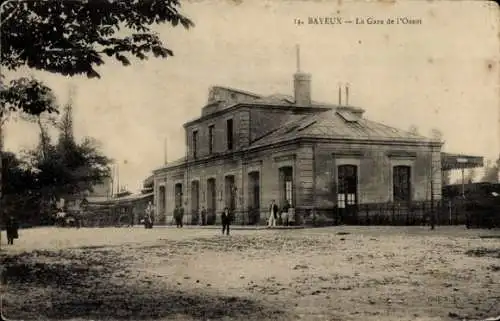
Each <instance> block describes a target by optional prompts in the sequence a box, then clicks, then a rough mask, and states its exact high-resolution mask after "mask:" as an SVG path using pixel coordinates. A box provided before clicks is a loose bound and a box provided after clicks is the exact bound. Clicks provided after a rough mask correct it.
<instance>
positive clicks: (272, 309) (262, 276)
mask: <svg viewBox="0 0 500 321" xmlns="http://www.w3.org/2000/svg"><path fill="white" fill-rule="evenodd" d="M2 237H4V234H2ZM20 237H21V238H20V239H19V240H17V243H16V244H15V245H14V246H7V245H5V243H4V240H2V250H1V252H0V259H1V263H2V264H1V269H2V294H3V314H4V315H5V316H6V317H8V318H11V319H23V320H29V319H37V320H43V319H50V320H301V319H302V320H398V321H405V320H436V321H437V320H463V319H466V320H479V319H484V318H486V317H492V316H498V315H500V285H499V284H500V231H499V230H466V229H464V228H463V227H438V228H437V230H436V231H429V229H428V228H426V227H408V228H404V227H334V228H321V229H302V230H253V231H252V230H234V231H233V232H232V235H231V236H229V237H227V236H222V235H219V231H217V230H209V229H182V230H180V229H174V228H160V227H159V228H154V229H152V230H145V229H142V228H100V229H99V228H96V229H91V228H82V229H64V228H37V229H29V230H22V231H20Z"/></svg>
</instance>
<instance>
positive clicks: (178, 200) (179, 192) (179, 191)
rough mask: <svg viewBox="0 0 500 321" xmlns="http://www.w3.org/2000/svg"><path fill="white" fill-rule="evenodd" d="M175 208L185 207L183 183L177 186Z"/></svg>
mask: <svg viewBox="0 0 500 321" xmlns="http://www.w3.org/2000/svg"><path fill="white" fill-rule="evenodd" d="M175 206H176V207H181V206H183V204H182V184H181V183H177V184H175Z"/></svg>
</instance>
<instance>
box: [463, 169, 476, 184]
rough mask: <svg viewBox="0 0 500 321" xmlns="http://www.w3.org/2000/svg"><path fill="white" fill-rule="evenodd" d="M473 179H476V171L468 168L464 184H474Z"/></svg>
mask: <svg viewBox="0 0 500 321" xmlns="http://www.w3.org/2000/svg"><path fill="white" fill-rule="evenodd" d="M475 178H476V170H475V169H474V168H470V169H469V170H468V171H467V176H465V182H466V183H468V184H471V183H472V182H474V179H475Z"/></svg>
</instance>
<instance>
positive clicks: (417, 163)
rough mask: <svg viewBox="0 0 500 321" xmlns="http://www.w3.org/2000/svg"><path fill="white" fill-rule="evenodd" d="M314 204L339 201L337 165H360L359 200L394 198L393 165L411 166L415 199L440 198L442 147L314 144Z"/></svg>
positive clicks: (327, 205) (387, 199) (328, 203)
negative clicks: (432, 190) (337, 194)
mask: <svg viewBox="0 0 500 321" xmlns="http://www.w3.org/2000/svg"><path fill="white" fill-rule="evenodd" d="M314 164H315V167H316V170H315V189H314V194H315V202H314V204H315V206H317V207H333V206H335V203H336V191H337V175H338V173H337V166H339V165H343V164H350V165H357V166H358V199H359V203H361V204H366V203H383V202H391V201H393V176H392V175H393V172H392V170H393V166H398V165H407V166H410V167H411V187H412V190H411V195H412V200H414V201H422V200H430V199H431V195H430V192H431V183H430V182H431V179H432V180H433V184H434V186H433V189H434V199H435V200H438V199H440V198H441V174H440V173H441V164H440V151H439V150H438V149H436V150H431V149H430V147H426V146H421V147H417V146H408V145H406V146H405V145H367V144H364V145H360V144H338V143H337V144H318V145H317V146H315V162H314Z"/></svg>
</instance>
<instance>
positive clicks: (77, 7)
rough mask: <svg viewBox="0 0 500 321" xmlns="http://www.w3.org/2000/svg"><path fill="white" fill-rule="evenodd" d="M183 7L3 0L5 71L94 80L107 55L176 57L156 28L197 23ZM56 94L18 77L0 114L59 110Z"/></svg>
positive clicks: (173, 3)
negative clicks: (24, 69) (81, 76)
mask: <svg viewBox="0 0 500 321" xmlns="http://www.w3.org/2000/svg"><path fill="white" fill-rule="evenodd" d="M179 7H180V3H179V1H178V0H144V1H137V0H120V1H118V0H99V1H91V0H81V1H67V0H53V1H8V0H0V8H1V11H0V15H1V17H2V19H0V35H1V37H0V43H1V46H2V50H1V55H0V64H1V67H2V68H3V70H10V71H15V70H17V69H19V68H21V67H24V66H26V67H28V68H31V69H36V70H43V71H47V72H51V73H56V74H60V75H67V76H74V75H79V74H84V75H86V76H87V77H90V78H94V77H100V75H99V73H98V72H97V70H96V69H95V68H96V67H98V66H100V65H102V64H104V63H105V57H106V56H107V57H110V58H111V59H116V60H118V61H120V62H121V63H122V64H123V65H124V66H127V65H130V60H129V58H128V57H127V56H126V55H132V56H134V57H136V58H139V59H141V60H144V59H148V57H149V56H154V57H160V58H166V57H168V56H173V52H172V51H171V50H170V49H168V48H166V47H165V45H164V44H163V42H162V41H161V39H160V38H159V36H158V34H157V33H156V32H154V31H153V30H152V26H153V25H158V24H165V23H170V24H171V25H172V26H177V25H178V24H179V23H180V24H181V25H182V26H184V27H185V28H186V29H187V28H190V27H192V26H194V24H193V22H192V21H191V20H190V19H189V18H187V17H185V16H183V15H182V14H180V13H179V10H178V8H179ZM0 77H1V80H3V79H4V75H0ZM50 92H51V90H50V88H48V87H47V86H45V85H44V84H43V83H42V82H40V81H38V80H36V79H34V78H20V79H14V80H12V81H11V82H10V83H9V84H8V85H6V86H2V88H0V116H2V115H4V114H5V113H6V112H7V111H9V110H21V111H23V112H26V113H28V114H31V115H39V114H41V113H43V112H54V111H56V110H55V109H54V108H53V104H52V101H51V99H49V98H50V97H51V95H50ZM1 129H2V128H1V127H0V137H2V133H1ZM1 147H2V145H1V142H0V148H1ZM2 151H3V149H0V153H1V152H2ZM1 159H2V157H0V173H1V172H2V171H1V168H2V166H1ZM0 180H1V177H0ZM0 186H1V184H0ZM0 197H1V191H0Z"/></svg>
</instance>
